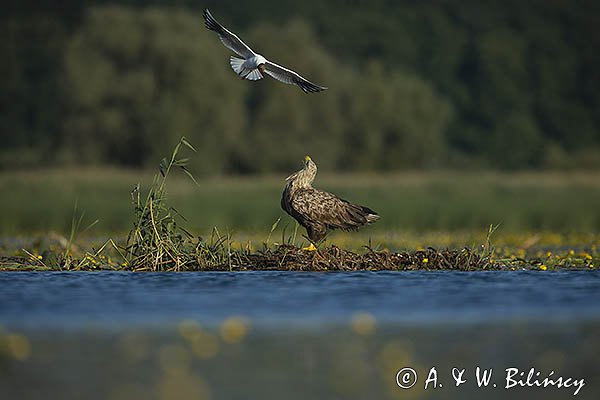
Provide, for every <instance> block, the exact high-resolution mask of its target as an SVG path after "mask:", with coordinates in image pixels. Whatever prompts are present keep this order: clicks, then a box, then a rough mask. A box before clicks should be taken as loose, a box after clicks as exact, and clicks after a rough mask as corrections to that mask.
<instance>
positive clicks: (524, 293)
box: [0, 271, 600, 328]
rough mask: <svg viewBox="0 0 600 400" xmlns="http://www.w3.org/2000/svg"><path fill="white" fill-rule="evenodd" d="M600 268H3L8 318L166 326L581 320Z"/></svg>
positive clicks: (592, 310)
mask: <svg viewBox="0 0 600 400" xmlns="http://www.w3.org/2000/svg"><path fill="white" fill-rule="evenodd" d="M599 293H600V272H599V271H572V272H544V273H543V272H538V271H522V272H470V273H465V272H448V271H444V272H352V273H305V272H236V273H223V272H206V273H126V272H86V273H83V272H78V273H73V272H64V273H56V272H54V273H43V272H24V273H0V305H1V306H0V323H1V324H4V325H12V326H17V327H23V328H35V327H63V328H66V327H69V328H72V327H78V326H79V327H81V326H88V325H95V326H117V327H118V326H124V327H127V326H135V325H138V324H141V325H164V324H171V323H176V322H178V321H180V320H181V319H182V318H193V319H195V320H197V321H199V322H201V323H204V324H209V325H210V324H217V323H219V322H220V321H221V320H223V319H224V318H226V317H229V316H231V315H240V316H244V317H247V318H249V319H250V320H252V322H253V323H255V324H265V325H273V324H274V325H280V326H281V325H285V324H289V323H294V324H305V325H318V324H332V323H343V322H345V321H347V320H348V318H349V317H350V316H351V315H353V314H354V313H356V312H359V311H364V312H368V313H370V314H372V315H373V316H374V317H375V318H376V319H377V320H378V321H380V322H390V323H395V322H399V323H408V324H411V323H439V322H457V321H458V322H461V321H462V322H490V321H507V320H524V319H527V320H540V321H556V320H580V319H586V318H599V317H600V295H599Z"/></svg>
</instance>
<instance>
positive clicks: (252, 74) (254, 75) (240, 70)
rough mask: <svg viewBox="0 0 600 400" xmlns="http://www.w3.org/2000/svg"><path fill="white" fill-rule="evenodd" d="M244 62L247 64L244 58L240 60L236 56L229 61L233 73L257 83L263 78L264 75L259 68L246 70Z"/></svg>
mask: <svg viewBox="0 0 600 400" xmlns="http://www.w3.org/2000/svg"><path fill="white" fill-rule="evenodd" d="M244 62H246V60H244V59H243V58H238V57H234V56H231V58H230V59H229V65H231V68H232V69H233V71H234V72H235V73H236V74H238V75H239V76H241V77H242V78H243V79H248V80H250V81H257V80H259V79H262V78H263V74H261V73H260V70H259V69H258V68H255V69H247V68H244Z"/></svg>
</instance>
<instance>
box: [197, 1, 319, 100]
mask: <svg viewBox="0 0 600 400" xmlns="http://www.w3.org/2000/svg"><path fill="white" fill-rule="evenodd" d="M204 22H205V24H206V27H207V28H208V29H210V30H211V31H215V32H217V34H218V35H219V39H220V40H221V42H222V43H223V45H224V46H225V47H227V48H228V49H229V50H231V51H233V52H234V53H236V54H237V55H238V56H240V57H242V58H238V57H234V56H231V58H230V60H229V64H230V65H231V68H232V69H233V70H234V71H235V73H236V74H238V75H239V76H240V77H241V78H242V79H248V80H251V81H257V80H260V79H262V78H264V75H263V74H267V75H270V76H271V77H273V78H275V79H277V80H278V81H280V82H283V83H287V84H289V85H296V86H298V87H299V88H300V89H302V90H303V91H304V92H305V93H315V92H320V91H321V90H325V89H327V88H325V87H323V86H319V85H315V84H314V83H312V82H310V81H309V80H307V79H305V78H303V77H302V76H300V75H299V74H298V73H296V72H294V71H292V70H290V69H287V68H285V67H283V66H281V65H278V64H275V63H274V62H271V61H269V60H267V59H266V58H265V57H263V56H262V55H260V54H258V53H255V52H254V51H253V50H252V49H251V48H250V47H248V45H247V44H246V43H244V42H243V41H242V40H241V39H240V38H239V37H238V36H237V35H235V34H234V33H233V32H231V31H229V30H227V28H225V27H224V26H223V25H221V24H219V23H218V22H217V20H216V19H214V17H213V16H212V15H211V13H210V11H208V9H207V10H204Z"/></svg>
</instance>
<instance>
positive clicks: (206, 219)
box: [0, 169, 600, 236]
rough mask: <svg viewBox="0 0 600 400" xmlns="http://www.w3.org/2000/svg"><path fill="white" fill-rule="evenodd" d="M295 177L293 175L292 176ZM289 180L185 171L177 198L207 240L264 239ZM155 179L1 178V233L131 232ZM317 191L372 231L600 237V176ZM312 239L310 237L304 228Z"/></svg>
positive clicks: (435, 180) (99, 172) (327, 183)
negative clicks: (363, 211)
mask: <svg viewBox="0 0 600 400" xmlns="http://www.w3.org/2000/svg"><path fill="white" fill-rule="evenodd" d="M290 172H292V171H290ZM284 178H285V177H284V176H283V175H282V176H270V177H261V176H257V177H238V178H235V177H227V178H211V179H207V180H199V184H198V186H196V185H195V184H194V183H193V182H191V181H190V180H189V179H187V177H185V176H183V175H181V176H177V174H175V175H174V176H172V177H171V178H170V180H169V182H168V183H167V200H168V202H169V203H170V204H171V205H172V206H173V207H174V208H175V209H176V210H177V211H178V212H179V213H181V214H182V215H183V216H184V217H185V218H186V220H187V221H186V222H183V224H184V226H185V227H186V228H187V229H188V230H189V231H191V232H192V233H194V234H198V235H205V234H207V233H210V231H211V230H212V229H213V228H214V227H217V228H218V229H219V230H220V231H222V232H232V233H234V234H235V233H236V232H237V233H239V234H247V233H259V234H260V233H264V234H265V236H266V235H267V234H268V233H269V231H270V230H271V227H272V225H273V223H275V222H276V221H277V220H278V219H279V218H281V221H280V222H279V225H278V226H279V228H283V227H284V226H286V225H288V226H289V229H293V227H294V221H293V220H292V219H291V218H290V217H288V216H287V215H286V214H285V213H284V212H283V211H282V210H281V208H280V205H279V202H280V197H281V191H282V189H283V186H284V184H285V182H284ZM151 179H152V173H149V172H142V171H132V170H114V169H85V170H49V171H41V170H40V171H29V172H3V173H1V174H0V190H1V191H2V193H3V194H4V195H3V196H0V210H2V218H1V219H0V234H2V235H4V236H7V235H23V234H36V233H47V232H50V231H56V232H58V233H63V234H66V233H68V232H69V230H70V226H71V221H72V217H73V215H74V207H75V205H76V204H77V209H78V211H77V213H82V212H83V213H85V216H84V220H83V225H85V224H86V222H87V223H91V222H92V221H94V220H96V219H97V220H98V223H97V225H95V226H94V227H93V228H92V230H91V231H90V232H87V233H88V234H89V233H91V234H92V235H93V234H99V235H101V234H123V233H126V232H127V231H129V229H130V228H131V226H132V221H133V217H132V216H133V213H132V205H131V190H132V189H133V187H134V186H135V185H136V184H137V183H140V184H141V186H142V192H143V191H144V188H145V187H147V186H148V185H149V184H150V183H151ZM314 186H315V187H318V188H322V189H325V190H329V191H332V192H334V193H336V194H338V195H340V196H341V197H344V198H346V199H348V200H351V201H353V202H357V203H361V204H364V205H367V206H369V207H370V208H372V209H374V210H376V211H377V212H378V213H379V214H380V215H381V220H380V221H379V222H377V223H376V224H374V225H372V226H369V227H367V228H365V229H363V231H362V233H361V234H360V235H361V236H363V235H365V234H366V235H382V234H386V233H394V232H416V233H421V232H432V231H444V232H457V231H478V232H487V229H488V227H489V225H490V224H493V225H499V226H500V227H499V229H498V232H500V233H502V232H503V233H517V232H537V231H552V232H558V233H581V232H588V233H590V232H591V233H596V232H599V231H600V207H599V206H598V204H600V174H598V173H592V172H590V173H518V174H500V173H491V172H484V173H481V174H478V173H453V172H452V173H450V172H449V173H442V172H435V173H400V174H394V175H389V174H387V175H381V176H380V175H375V174H373V175H327V174H326V172H323V173H322V176H320V175H319V176H317V179H316V181H315V183H314ZM302 233H303V232H302Z"/></svg>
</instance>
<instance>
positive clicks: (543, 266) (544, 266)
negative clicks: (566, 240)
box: [540, 264, 548, 271]
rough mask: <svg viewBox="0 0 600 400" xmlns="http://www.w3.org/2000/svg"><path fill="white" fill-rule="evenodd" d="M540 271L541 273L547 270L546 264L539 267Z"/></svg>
mask: <svg viewBox="0 0 600 400" xmlns="http://www.w3.org/2000/svg"><path fill="white" fill-rule="evenodd" d="M540 269H541V270H542V271H545V270H547V269H548V267H546V264H542V265H540Z"/></svg>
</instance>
